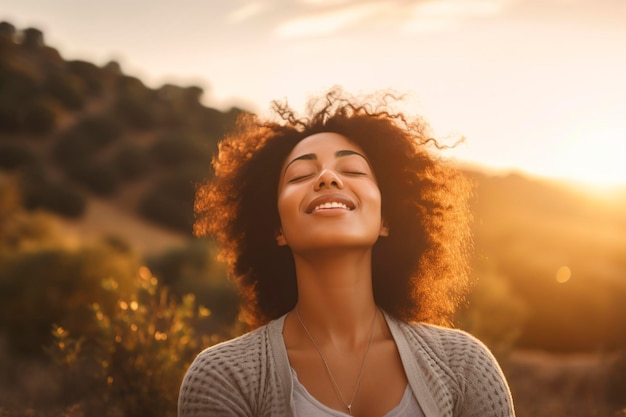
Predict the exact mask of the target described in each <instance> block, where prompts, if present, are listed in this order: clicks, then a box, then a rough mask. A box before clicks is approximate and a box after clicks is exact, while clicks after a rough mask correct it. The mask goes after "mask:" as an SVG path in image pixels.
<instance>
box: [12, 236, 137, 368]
mask: <svg viewBox="0 0 626 417" xmlns="http://www.w3.org/2000/svg"><path fill="white" fill-rule="evenodd" d="M136 265H137V261H136V260H135V259H133V258H132V257H130V256H128V255H127V254H120V253H119V252H116V251H115V250H113V249H111V248H109V247H105V246H101V247H92V248H83V249H80V250H78V251H68V250H64V249H44V250H39V251H29V252H24V253H18V254H15V255H13V256H11V257H9V258H3V259H2V262H1V263H0V333H2V334H5V335H10V338H9V342H10V348H11V350H12V351H13V352H15V353H19V354H21V355H35V356H37V355H43V350H42V347H43V346H47V345H49V344H50V343H51V341H52V336H51V334H50V329H51V327H52V325H53V324H54V323H63V325H64V326H65V328H67V329H69V330H70V331H72V332H79V333H80V334H83V335H89V334H91V333H93V332H94V331H96V330H97V328H96V327H95V326H94V324H93V323H92V321H91V319H90V310H89V308H90V307H89V306H90V305H91V304H92V303H94V302H98V303H100V305H101V306H102V308H103V309H105V311H106V312H107V314H110V313H111V312H112V311H113V309H114V306H115V303H116V299H115V297H114V294H111V293H110V292H109V291H107V290H106V288H102V285H101V281H102V280H103V279H104V278H106V277H115V278H116V279H117V280H118V282H119V286H120V287H123V288H124V290H125V291H127V290H128V287H129V286H130V285H132V277H133V276H134V271H135V268H136V267H137V266H136Z"/></svg>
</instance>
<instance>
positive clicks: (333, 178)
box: [314, 169, 343, 191]
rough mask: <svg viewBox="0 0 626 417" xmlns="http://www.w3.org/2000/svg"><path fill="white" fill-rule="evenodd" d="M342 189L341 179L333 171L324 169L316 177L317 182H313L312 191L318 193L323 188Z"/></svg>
mask: <svg viewBox="0 0 626 417" xmlns="http://www.w3.org/2000/svg"><path fill="white" fill-rule="evenodd" d="M333 187H334V188H338V189H341V188H343V182H342V181H341V178H339V176H338V175H337V173H336V172H335V171H333V170H332V169H324V170H322V172H320V174H319V175H318V176H317V180H316V181H315V186H314V189H315V191H319V190H321V189H323V188H333Z"/></svg>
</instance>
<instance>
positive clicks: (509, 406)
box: [178, 314, 515, 417]
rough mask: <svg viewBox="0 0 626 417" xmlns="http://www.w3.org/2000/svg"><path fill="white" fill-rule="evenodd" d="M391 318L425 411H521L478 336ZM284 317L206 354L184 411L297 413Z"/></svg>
mask: <svg viewBox="0 0 626 417" xmlns="http://www.w3.org/2000/svg"><path fill="white" fill-rule="evenodd" d="M385 318H386V320H387V324H388V325H389V328H390V330H391V334H392V336H393V338H394V340H395V342H396V345H397V347H398V351H399V353H400V358H401V360H402V364H403V366H404V370H405V373H406V375H407V378H408V380H409V385H410V387H411V389H412V391H413V394H414V395H415V398H417V401H418V402H419V404H420V406H421V407H422V410H423V411H424V415H425V416H426V417H514V416H515V413H514V411H513V403H512V400H511V395H510V392H509V389H508V386H507V383H506V381H505V379H504V375H503V374H502V371H501V370H500V367H499V366H498V364H497V362H496V360H495V359H494V357H493V356H492V355H491V353H490V352H489V350H488V349H487V348H486V347H485V346H484V345H483V344H482V343H481V342H480V341H478V340H477V339H476V338H474V337H473V336H471V335H469V334H467V333H465V332H462V331H459V330H453V329H448V328H443V327H438V326H433V325H428V324H421V323H420V324H408V323H404V322H401V321H398V320H396V319H394V318H393V317H391V316H389V315H387V314H385ZM284 320H285V316H282V317H280V318H278V319H276V320H273V321H271V322H270V323H268V324H267V325H265V326H263V327H260V328H258V329H256V330H253V331H252V332H250V333H247V334H245V335H243V336H240V337H238V338H236V339H233V340H229V341H227V342H224V343H220V344H218V345H215V346H212V347H210V348H208V349H205V350H204V351H203V352H201V353H200V354H199V355H198V356H197V357H196V359H195V360H194V361H193V363H192V364H191V366H190V367H189V369H188V370H187V373H186V375H185V377H184V379H183V382H182V385H181V388H180V395H179V399H178V416H179V417H213V416H219V417H222V416H231V417H235V416H236V417H244V416H245V417H282V416H284V417H294V416H295V413H294V404H293V395H292V390H293V381H292V376H291V371H290V369H291V368H290V365H289V360H288V357H287V350H286V348H285V344H284V341H283V336H282V330H283V324H284Z"/></svg>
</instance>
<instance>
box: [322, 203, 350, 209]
mask: <svg viewBox="0 0 626 417" xmlns="http://www.w3.org/2000/svg"><path fill="white" fill-rule="evenodd" d="M331 208H342V209H345V210H348V206H346V205H345V204H343V203H337V202H335V201H333V202H328V203H323V204H320V205H319V206H316V207H315V210H323V209H331Z"/></svg>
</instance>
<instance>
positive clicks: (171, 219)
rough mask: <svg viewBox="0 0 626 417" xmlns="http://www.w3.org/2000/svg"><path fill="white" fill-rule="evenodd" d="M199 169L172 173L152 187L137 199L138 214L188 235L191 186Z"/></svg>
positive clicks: (197, 176) (189, 229)
mask: <svg viewBox="0 0 626 417" xmlns="http://www.w3.org/2000/svg"><path fill="white" fill-rule="evenodd" d="M204 174H205V173H204V169H203V168H195V169H194V168H193V167H191V168H190V169H188V170H185V171H180V172H176V173H174V174H172V175H170V176H168V177H165V178H163V179H162V180H160V181H158V182H157V183H156V184H154V185H153V186H152V188H150V189H149V190H148V191H147V192H146V193H145V194H144V195H143V196H142V198H141V201H140V203H139V212H140V214H141V215H142V216H144V217H145V218H147V219H148V220H152V221H155V222H157V223H159V224H162V225H164V226H167V227H170V228H173V229H176V230H179V231H182V232H184V233H189V234H191V230H192V226H193V221H194V214H193V201H194V197H195V184H196V183H197V182H198V181H199V180H200V179H201V178H202V177H203V176H204Z"/></svg>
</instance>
